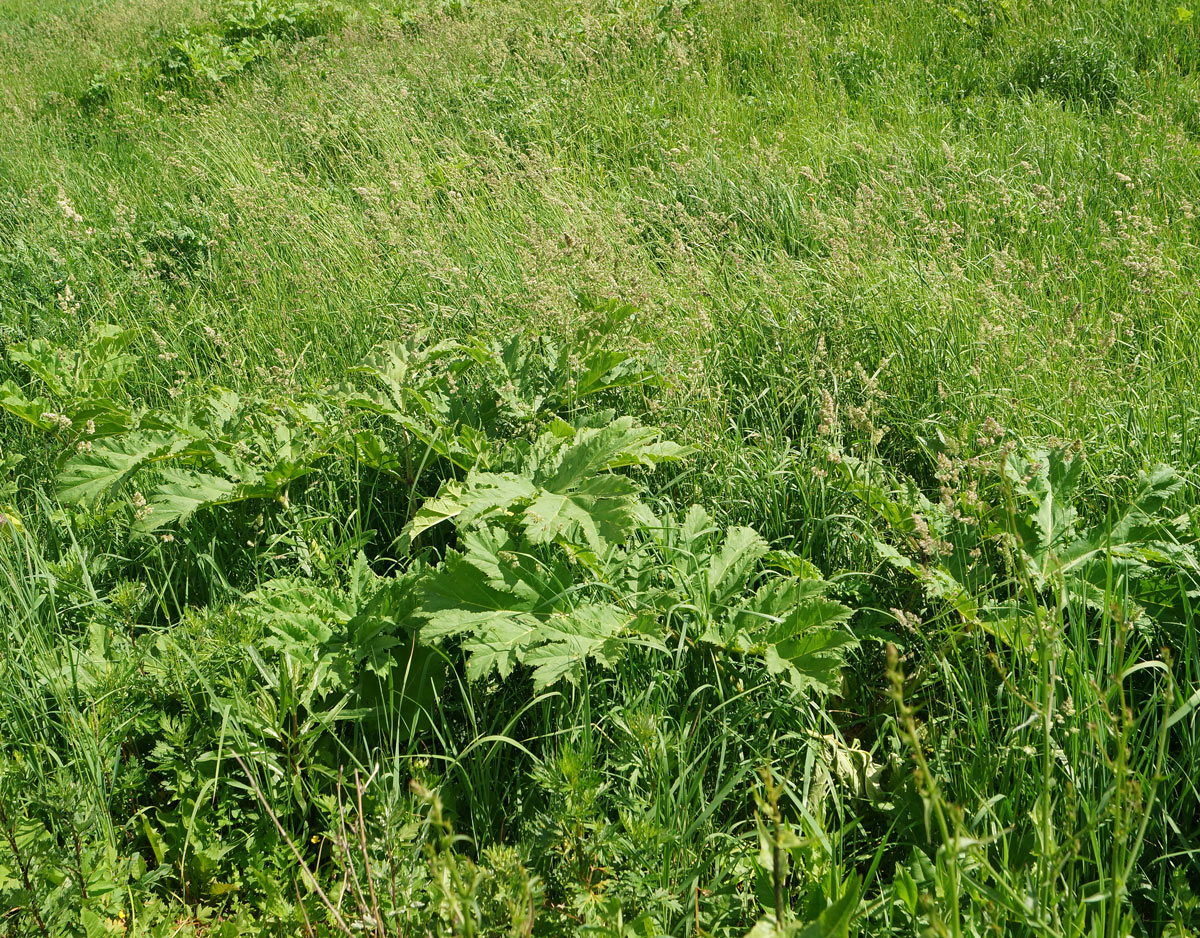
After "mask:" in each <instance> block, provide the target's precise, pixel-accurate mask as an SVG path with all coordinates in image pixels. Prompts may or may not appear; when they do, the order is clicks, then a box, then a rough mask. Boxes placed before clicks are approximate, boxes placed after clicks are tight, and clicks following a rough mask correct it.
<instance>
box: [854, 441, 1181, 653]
mask: <svg viewBox="0 0 1200 938" xmlns="http://www.w3.org/2000/svg"><path fill="white" fill-rule="evenodd" d="M1082 469H1083V464H1082V462H1081V461H1079V460H1078V459H1076V458H1074V457H1073V455H1072V454H1071V453H1070V451H1069V450H1067V449H1064V448H1059V449H1053V450H1045V449H1033V450H1022V449H1019V448H1016V447H1012V448H1010V449H1009V450H1007V451H1006V452H1005V453H1004V456H1003V459H1002V461H1001V462H1000V463H999V465H998V468H996V469H995V470H994V471H990V472H989V471H986V470H985V471H984V472H983V473H982V474H981V475H982V478H981V479H979V480H976V482H975V483H974V484H975V485H978V486H980V487H981V489H982V497H979V496H975V497H972V498H971V499H969V500H958V501H955V500H954V499H953V498H947V497H946V496H943V499H942V500H941V501H938V502H934V501H932V500H930V499H929V498H927V497H925V496H924V494H922V493H921V492H920V491H919V490H918V489H917V487H916V486H915V485H913V484H912V483H911V482H903V481H901V480H898V479H896V478H895V477H894V476H893V475H891V474H890V473H888V472H887V471H886V470H885V469H883V468H882V467H880V466H879V465H877V464H867V463H863V462H861V461H859V460H856V459H854V458H851V457H842V458H841V459H840V460H839V462H838V470H839V472H838V475H837V476H836V477H835V478H836V479H837V480H838V482H839V484H840V485H841V486H842V487H843V488H844V489H846V490H847V491H849V492H851V493H852V494H854V495H855V496H857V497H858V498H859V499H860V500H861V501H862V502H863V503H864V504H865V505H866V506H868V508H870V509H871V510H872V512H873V514H874V515H875V517H876V518H877V519H878V520H879V521H880V522H882V523H883V525H884V532H885V534H884V537H883V538H881V539H880V540H879V541H877V543H876V547H877V550H878V552H879V554H880V556H881V558H882V559H883V560H884V561H885V562H887V563H889V564H891V565H892V566H894V567H896V568H897V569H900V570H904V571H906V572H908V573H911V574H913V575H915V576H916V577H917V578H918V579H919V580H920V581H921V583H922V584H923V586H924V589H925V592H926V594H927V595H928V596H929V598H930V599H931V600H934V601H936V602H942V603H946V604H948V605H949V606H950V607H951V608H952V609H954V610H956V611H957V613H958V614H959V615H960V617H961V618H962V620H963V621H964V622H965V623H967V624H971V625H978V626H981V627H982V628H984V629H985V630H987V631H989V632H990V633H992V634H993V635H995V636H996V637H998V638H1000V639H1001V640H1003V641H1005V642H1007V643H1010V644H1011V643H1016V644H1025V643H1026V642H1027V641H1028V638H1029V636H1030V635H1031V634H1032V632H1033V625H1034V624H1035V623H1036V622H1037V621H1038V620H1039V617H1042V616H1044V615H1045V609H1046V608H1056V607H1057V608H1063V609H1065V608H1067V607H1068V606H1076V607H1082V608H1086V609H1091V610H1093V611H1108V610H1110V609H1111V608H1113V606H1114V604H1116V605H1118V606H1122V607H1123V613H1122V614H1123V615H1124V616H1125V618H1126V619H1127V620H1128V621H1136V620H1137V619H1138V618H1139V617H1140V616H1141V615H1142V614H1143V613H1144V612H1145V608H1146V607H1145V604H1148V603H1152V602H1153V598H1152V596H1153V593H1154V592H1155V590H1156V589H1157V584H1159V583H1161V582H1162V581H1163V578H1164V577H1166V578H1168V579H1170V578H1172V577H1174V576H1175V575H1176V574H1185V575H1186V576H1187V577H1188V578H1189V579H1190V580H1191V581H1192V582H1194V581H1195V579H1196V578H1197V577H1198V576H1200V564H1198V563H1197V560H1196V557H1195V554H1194V550H1193V548H1192V547H1191V546H1190V545H1188V544H1186V543H1185V532H1184V528H1185V525H1184V521H1185V520H1186V519H1184V518H1175V517H1172V516H1171V515H1170V514H1169V513H1168V511H1167V507H1168V505H1169V503H1170V501H1171V499H1172V497H1173V496H1174V495H1175V494H1176V493H1177V492H1178V491H1179V490H1180V488H1181V487H1182V485H1183V480H1182V479H1181V478H1180V477H1179V475H1178V474H1177V473H1176V472H1175V471H1174V470H1172V469H1170V468H1169V467H1166V466H1156V467H1153V468H1151V469H1149V470H1147V471H1144V472H1141V473H1139V475H1138V478H1137V487H1136V490H1135V492H1134V494H1133V496H1132V497H1131V498H1130V499H1129V500H1128V501H1127V502H1126V503H1125V504H1123V505H1120V504H1119V505H1114V506H1109V507H1107V509H1106V511H1105V515H1104V517H1103V518H1102V520H1099V521H1097V522H1095V523H1093V524H1092V525H1091V526H1089V527H1084V526H1083V525H1081V523H1080V512H1079V508H1078V501H1079V492H1078V487H1079V483H1080V480H1081V477H1082ZM968 491H971V492H974V491H975V490H974V489H973V488H972V489H968ZM1024 584H1029V585H1031V586H1032V587H1033V592H1034V596H1035V597H1039V598H1038V599H1037V604H1038V607H1040V608H1035V606H1034V605H1033V604H1031V602H1030V596H1029V593H1028V592H1027V591H1026V590H1025V589H1024V586H1023V585H1024Z"/></svg>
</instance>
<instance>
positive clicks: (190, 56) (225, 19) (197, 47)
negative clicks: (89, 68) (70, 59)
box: [79, 0, 349, 109]
mask: <svg viewBox="0 0 1200 938" xmlns="http://www.w3.org/2000/svg"><path fill="white" fill-rule="evenodd" d="M348 12H349V10H348V8H347V7H345V6H343V5H341V4H338V3H336V2H329V0H315V2H307V0H295V2H289V0H231V2H229V3H226V4H224V6H223V7H222V8H221V10H220V11H219V13H218V16H217V19H216V21H215V22H208V23H202V24H199V25H194V26H180V27H175V28H173V29H169V30H166V31H164V32H163V33H162V34H161V35H160V36H159V37H158V40H157V42H156V45H157V46H158V47H159V48H158V50H157V51H156V52H155V53H154V54H152V55H151V57H149V58H147V59H138V60H133V61H129V62H119V63H116V64H114V65H110V66H109V67H108V68H107V69H105V70H104V71H103V72H101V73H99V74H97V75H95V76H93V78H92V80H91V81H90V82H89V84H88V86H87V88H86V89H84V91H83V92H82V93H81V94H80V96H79V103H80V105H81V106H83V107H84V108H85V109H90V108H96V107H103V106H106V105H108V104H110V103H111V101H112V95H113V91H114V89H115V88H116V87H119V86H123V85H124V86H128V85H131V84H132V85H134V86H142V87H148V88H156V87H168V88H177V89H181V90H184V91H191V92H195V91H201V90H208V91H212V90H215V89H217V88H220V87H221V86H222V85H223V84H224V83H225V82H227V81H229V80H230V79H232V78H234V77H236V76H237V75H239V74H241V73H242V72H244V71H245V70H246V69H247V68H249V67H250V66H251V65H253V64H254V63H255V62H258V61H260V60H261V59H262V58H263V57H265V56H266V55H268V54H270V53H271V52H272V51H273V50H275V49H276V48H278V47H279V46H280V44H283V43H289V42H296V41H299V40H303V39H309V38H311V37H313V36H320V35H323V34H325V33H329V32H333V31H334V30H336V29H339V28H340V27H341V26H342V24H343V23H344V22H345V19H346V15H347V13H348Z"/></svg>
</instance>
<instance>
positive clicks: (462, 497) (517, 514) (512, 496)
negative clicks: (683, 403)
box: [405, 417, 688, 552]
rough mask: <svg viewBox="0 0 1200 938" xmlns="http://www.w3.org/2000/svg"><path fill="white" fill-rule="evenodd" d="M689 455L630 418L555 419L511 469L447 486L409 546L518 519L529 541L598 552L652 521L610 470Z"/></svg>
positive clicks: (635, 490) (411, 533)
mask: <svg viewBox="0 0 1200 938" xmlns="http://www.w3.org/2000/svg"><path fill="white" fill-rule="evenodd" d="M687 452H688V450H687V449H686V448H685V447H682V446H679V445H678V444H674V443H670V442H666V441H663V440H661V439H660V435H659V432H658V431H657V430H654V429H652V428H648V427H639V426H636V425H635V423H634V421H633V419H632V418H629V417H621V418H618V419H616V420H614V421H612V422H611V423H609V424H607V425H606V426H603V427H584V428H581V429H576V428H573V427H570V426H569V425H567V424H565V423H562V422H561V421H560V422H559V423H558V424H557V425H556V426H554V427H552V428H551V429H550V430H548V431H547V432H545V433H543V434H541V435H540V436H539V437H538V438H537V439H536V440H535V441H534V442H533V444H532V445H531V446H530V447H528V449H526V450H524V451H521V452H519V453H518V455H517V459H516V461H517V467H516V469H515V471H509V472H479V471H471V472H468V473H467V476H466V478H465V479H464V480H462V481H461V482H449V483H447V484H446V485H444V486H443V487H442V491H441V492H440V493H439V495H438V497H437V498H435V499H433V500H431V501H429V502H427V503H426V504H425V505H424V506H422V508H421V509H420V510H419V511H418V512H417V514H416V516H415V517H414V518H413V520H412V522H411V523H410V524H409V525H408V527H407V528H406V530H405V535H406V537H407V538H408V539H409V540H410V541H411V540H412V539H414V538H416V537H417V536H418V535H420V534H422V533H424V532H425V531H427V530H429V529H430V528H432V527H434V526H435V525H438V524H441V523H442V522H445V521H451V520H454V521H455V522H456V523H457V524H458V525H459V526H460V527H464V528H468V527H470V526H471V525H473V524H475V523H478V522H482V521H485V520H489V519H496V518H512V519H516V518H519V519H520V521H521V524H522V527H523V533H524V536H525V537H526V538H528V540H529V541H530V543H532V544H549V543H551V542H554V541H556V540H558V541H563V542H567V543H580V544H582V545H584V546H586V547H587V548H588V549H589V550H591V551H593V552H601V551H603V549H604V547H605V545H606V544H613V543H620V542H622V541H624V540H625V539H626V538H627V537H628V536H629V535H630V534H631V533H632V532H633V531H634V530H635V529H637V528H638V526H639V525H646V524H649V523H650V521H651V518H652V516H651V514H650V512H649V510H648V509H647V508H646V507H645V505H644V504H643V503H642V501H641V498H640V489H639V487H638V486H637V485H636V484H635V483H634V482H633V481H632V480H631V479H629V478H628V477H626V476H623V475H618V474H615V473H614V470H616V469H620V468H624V467H628V466H639V465H640V466H655V465H657V464H659V463H660V462H663V461H666V460H673V459H679V458H681V457H682V456H683V455H685V454H686V453H687Z"/></svg>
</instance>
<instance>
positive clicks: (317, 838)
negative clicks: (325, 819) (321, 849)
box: [309, 834, 321, 844]
mask: <svg viewBox="0 0 1200 938" xmlns="http://www.w3.org/2000/svg"><path fill="white" fill-rule="evenodd" d="M320 839H321V838H320V837H318V836H317V835H316V834H313V835H312V837H310V838H309V842H310V843H314V844H315V843H316V842H317V841H318V840H320Z"/></svg>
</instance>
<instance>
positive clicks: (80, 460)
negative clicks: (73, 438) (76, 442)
mask: <svg viewBox="0 0 1200 938" xmlns="http://www.w3.org/2000/svg"><path fill="white" fill-rule="evenodd" d="M187 443H188V440H186V439H181V438H179V437H178V436H177V435H175V434H174V433H166V432H161V431H138V432H135V433H130V434H128V435H126V436H122V437H118V438H114V439H109V440H102V441H99V442H97V443H96V444H94V445H93V447H92V449H91V451H90V452H83V453H79V454H77V455H75V456H72V457H71V458H70V459H69V460H67V463H66V465H65V466H64V467H63V471H62V472H61V473H59V476H58V497H59V498H61V499H62V500H63V501H68V502H77V503H90V502H95V501H96V500H97V499H99V498H100V496H102V495H105V494H110V493H113V492H115V491H117V490H119V489H120V488H121V487H122V486H123V485H124V484H125V483H126V482H127V481H128V480H129V479H130V478H131V477H132V476H133V474H134V473H136V472H137V471H138V470H139V469H141V468H142V467H143V466H145V465H147V464H148V463H151V462H154V461H156V460H159V459H164V458H166V457H168V456H172V455H174V454H175V453H178V452H179V451H181V450H182V449H183V448H184V447H185V446H186V445H187Z"/></svg>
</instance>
